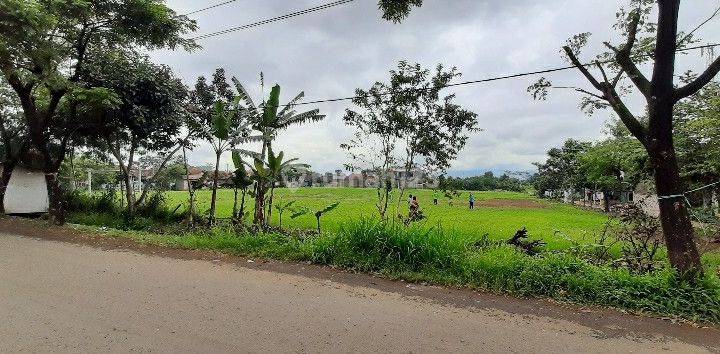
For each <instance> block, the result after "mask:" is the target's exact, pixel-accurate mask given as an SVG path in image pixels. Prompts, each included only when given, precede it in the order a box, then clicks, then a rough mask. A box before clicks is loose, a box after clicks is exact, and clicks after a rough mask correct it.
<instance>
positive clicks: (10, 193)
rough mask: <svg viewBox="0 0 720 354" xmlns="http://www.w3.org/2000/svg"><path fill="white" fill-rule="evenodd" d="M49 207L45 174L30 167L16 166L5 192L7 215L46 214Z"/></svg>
mask: <svg viewBox="0 0 720 354" xmlns="http://www.w3.org/2000/svg"><path fill="white" fill-rule="evenodd" d="M49 205H50V203H49V201H48V192H47V184H46V182H45V174H44V173H43V172H42V171H40V170H38V169H34V168H32V167H30V166H25V165H18V166H16V167H15V169H14V170H13V173H12V176H11V177H10V182H9V183H8V186H7V190H6V191H5V213H6V214H38V213H46V212H47V211H48V209H49Z"/></svg>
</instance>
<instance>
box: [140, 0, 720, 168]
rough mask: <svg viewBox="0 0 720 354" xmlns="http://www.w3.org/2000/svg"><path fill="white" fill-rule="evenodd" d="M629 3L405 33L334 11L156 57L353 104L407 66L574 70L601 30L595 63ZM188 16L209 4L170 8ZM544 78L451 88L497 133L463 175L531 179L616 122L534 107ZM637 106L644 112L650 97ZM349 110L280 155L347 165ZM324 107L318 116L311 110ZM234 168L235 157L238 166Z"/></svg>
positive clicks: (559, 77)
mask: <svg viewBox="0 0 720 354" xmlns="http://www.w3.org/2000/svg"><path fill="white" fill-rule="evenodd" d="M620 2H621V1H608V0H584V1H577V0H537V1H530V0H507V1H501V0H496V1H490V0H487V1H481V0H426V1H425V5H424V6H423V7H422V8H420V9H418V10H416V11H415V12H413V13H412V15H411V16H410V18H409V19H408V20H407V21H406V22H404V23H403V24H400V25H395V24H392V23H387V22H384V21H382V20H381V19H380V18H379V13H378V11H377V8H376V6H377V1H375V0H356V1H355V2H354V3H351V4H349V5H343V6H340V7H337V8H333V9H330V10H327V11H323V12H318V13H314V14H310V15H307V16H302V17H298V18H294V19H291V20H288V21H283V22H278V23H274V24H269V25H266V26H262V27H259V28H256V29H252V30H247V31H240V32H235V33H230V34H227V35H222V36H218V37H214V38H209V39H207V40H203V41H202V42H201V44H202V45H203V47H204V48H203V50H201V51H198V52H195V53H185V52H177V51H176V52H169V51H162V52H155V53H152V56H153V57H154V58H155V60H156V61H158V62H162V63H165V64H168V65H170V66H171V67H173V68H174V69H175V70H176V72H177V73H178V75H180V76H181V77H182V78H183V79H184V80H185V82H186V83H187V84H188V85H192V84H193V82H194V81H195V79H196V78H197V76H198V75H210V74H211V73H212V71H213V70H214V69H215V68H217V67H224V68H226V70H227V71H228V72H229V73H230V74H231V75H234V76H236V77H238V79H240V80H241V81H242V82H243V83H246V86H247V87H248V89H249V90H250V91H251V93H252V94H253V95H255V97H257V98H258V99H259V98H260V97H261V93H260V88H259V72H260V71H263V72H264V74H265V80H266V83H268V84H272V83H279V84H280V85H281V86H282V89H283V95H282V96H283V100H287V99H289V98H290V97H291V96H294V94H295V93H297V92H299V91H301V90H304V91H305V92H306V94H307V96H306V97H307V99H308V100H315V99H324V98H334V97H343V96H350V95H352V94H353V91H354V89H355V88H357V87H363V88H367V87H369V86H370V85H371V84H372V83H373V82H375V81H378V80H384V79H385V78H386V77H387V71H388V70H389V69H391V68H393V67H394V66H395V65H396V63H397V61H398V60H402V59H406V60H410V61H414V62H419V63H421V64H423V65H424V66H428V67H431V66H435V65H436V64H438V63H443V64H445V65H448V66H457V67H458V68H459V70H460V71H461V72H462V73H463V78H462V79H463V80H474V79H482V78H486V77H492V76H496V75H504V74H510V73H516V72H523V71H533V70H537V69H542V68H549V67H554V66H559V65H565V64H566V63H564V62H563V61H562V60H561V58H560V55H559V51H558V50H559V48H560V46H561V45H562V44H563V43H564V41H565V39H567V38H568V37H570V36H572V35H573V34H576V33H579V32H585V31H589V32H593V34H594V35H593V38H592V44H591V46H590V47H589V49H588V51H587V52H588V53H592V52H593V50H599V49H601V46H602V44H601V43H602V41H603V40H607V39H611V40H612V39H615V40H617V35H616V34H615V33H614V32H613V30H612V29H611V25H612V23H613V22H614V16H615V11H616V9H617V7H618V4H619V3H620ZM168 3H169V4H170V6H171V7H173V8H174V9H176V10H177V11H178V12H186V11H190V10H193V9H197V8H200V7H204V6H207V4H208V2H205V1H194V0H168ZM320 3H323V1H321V0H297V1H287V0H265V1H256V0H242V1H237V2H235V3H233V4H231V5H227V6H224V7H220V8H217V9H214V10H210V11H207V12H205V13H201V14H197V15H196V16H194V18H196V19H197V20H198V24H199V27H200V29H199V30H198V34H205V33H209V32H213V31H216V30H220V29H224V28H227V27H232V26H237V25H242V24H246V23H250V22H254V21H257V20H261V19H265V18H269V17H274V16H277V15H279V14H284V13H287V12H290V11H295V10H299V9H304V8H308V7H311V6H315V5H317V4H320ZM713 6H716V4H713V2H712V1H695V2H693V4H692V6H690V5H687V4H686V5H684V6H683V11H684V12H683V13H682V16H681V26H682V28H692V27H693V26H694V24H697V23H699V22H701V21H702V19H703V17H704V16H707V14H708V13H710V12H711V11H710V10H711V9H712V8H713ZM719 27H720V26H712V25H710V26H706V28H704V29H703V31H702V33H701V35H702V36H703V37H704V38H705V39H707V40H709V41H716V40H715V39H717V38H719V36H720V28H719ZM679 62H680V65H681V67H682V68H681V70H684V69H685V68H695V69H696V70H698V69H700V67H701V65H700V64H702V63H704V60H703V59H701V58H698V55H697V53H692V54H691V55H688V56H686V57H682V58H681V59H680V60H679ZM549 78H550V79H551V80H552V81H554V82H557V83H562V84H565V85H585V83H584V82H583V81H582V80H581V79H580V78H579V77H578V74H577V73H576V72H573V71H567V72H561V73H557V74H553V75H552V76H549ZM534 80H535V78H521V79H513V80H506V81H499V82H493V83H486V84H479V85H472V86H462V87H456V88H453V89H452V90H448V93H450V92H455V93H456V94H457V102H459V103H460V104H462V105H464V106H466V107H467V108H469V109H471V110H473V111H475V112H476V113H478V114H479V120H480V123H481V127H482V128H484V129H485V130H484V131H483V132H480V133H476V134H473V136H472V137H471V139H470V140H469V143H468V146H467V148H466V149H465V150H464V151H463V152H462V154H461V155H460V157H459V159H458V160H457V161H456V163H455V164H454V165H453V170H455V171H474V170H485V169H491V170H496V171H497V170H501V169H509V168H511V169H529V168H531V167H532V165H531V163H532V162H533V161H538V160H540V159H542V158H543V155H544V152H545V151H546V150H547V149H549V148H550V147H552V146H555V145H558V144H560V143H561V142H562V141H563V140H565V139H567V138H571V137H572V138H582V139H595V138H598V137H600V136H601V131H602V127H603V125H604V124H605V121H606V120H607V119H608V118H609V115H608V114H600V115H599V116H597V117H586V116H584V115H583V114H582V113H581V112H579V110H578V108H577V103H578V96H576V95H575V94H573V93H572V92H552V95H551V98H550V100H549V101H547V102H534V101H532V99H531V98H530V97H529V96H528V94H527V93H526V92H525V89H526V87H527V86H528V85H529V84H530V83H532V81H534ZM631 106H632V107H633V108H634V109H635V110H637V111H638V112H641V111H642V105H641V104H640V101H639V99H637V98H633V99H632V100H631ZM349 107H351V105H350V104H349V103H348V102H339V103H327V104H318V105H317V108H320V109H321V111H322V112H323V113H325V114H327V116H328V117H327V120H326V121H324V122H321V123H314V124H311V125H307V126H304V127H301V128H299V129H298V130H294V131H288V132H285V133H283V134H282V135H281V136H280V137H279V140H278V145H279V147H280V148H282V149H284V150H286V153H287V154H289V155H291V156H298V157H301V158H302V159H303V160H305V162H307V163H310V164H312V165H313V167H314V169H316V170H318V171H326V170H334V169H335V168H338V167H340V166H342V164H343V163H345V162H347V160H346V156H345V154H344V153H343V152H342V151H341V150H340V149H339V148H338V145H339V144H340V143H341V142H343V141H344V140H345V139H347V138H348V137H349V136H350V134H351V132H350V131H349V130H348V129H347V128H345V127H344V126H343V124H342V121H341V118H342V115H343V112H344V110H345V108H349ZM307 108H308V109H309V108H312V107H307ZM211 155H212V154H211V153H210V150H209V148H206V147H204V146H200V147H198V148H197V149H196V150H195V151H194V152H193V153H192V154H191V160H192V162H193V163H208V162H210V161H211V160H212V157H211ZM226 161H227V162H229V156H227V157H226Z"/></svg>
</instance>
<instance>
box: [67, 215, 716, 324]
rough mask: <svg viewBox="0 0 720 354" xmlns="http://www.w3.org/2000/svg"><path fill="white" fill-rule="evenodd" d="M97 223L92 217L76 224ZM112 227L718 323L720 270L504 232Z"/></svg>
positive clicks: (155, 239) (210, 246) (231, 249)
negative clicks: (590, 253) (509, 240)
mask: <svg viewBox="0 0 720 354" xmlns="http://www.w3.org/2000/svg"><path fill="white" fill-rule="evenodd" d="M76 227H79V228H81V229H89V230H92V231H96V232H97V231H98V229H97V228H96V227H88V226H76ZM103 232H104V233H105V234H106V235H108V236H112V237H124V238H130V239H133V240H134V241H136V242H139V243H148V244H153V245H159V246H166V247H174V248H182V249H200V250H214V251H221V252H224V253H227V254H233V255H238V256H246V257H261V258H268V259H276V260H282V261H292V262H306V261H309V262H313V263H316V264H320V265H330V266H335V267H339V268H342V269H347V270H351V271H359V272H368V273H373V274H379V275H382V276H386V277H388V278H392V279H404V280H407V281H414V282H430V283H433V284H439V285H451V286H463V287H468V288H472V289H477V290H484V291H492V292H498V293H507V294H512V295H517V296H523V297H547V298H552V299H556V300H560V301H566V302H572V303H577V304H589V305H601V306H609V307H615V308H620V309H625V310H630V311H634V312H639V313H646V314H652V315H656V316H663V317H671V318H677V319H684V320H690V321H694V322H709V323H715V324H717V323H720V280H718V277H717V275H715V274H713V273H712V272H708V274H706V276H705V277H704V278H702V279H700V280H698V281H697V282H696V283H695V284H689V283H686V282H681V281H678V280H677V278H676V277H675V275H674V273H673V272H672V271H671V270H670V269H669V267H667V266H665V267H663V268H661V269H660V270H657V271H655V272H652V273H649V274H633V273H631V272H630V271H628V270H627V269H623V268H614V267H611V266H606V265H592V264H589V263H587V262H586V261H584V260H582V259H580V258H577V257H575V256H573V255H571V254H569V253H566V252H562V251H548V252H543V253H541V254H540V255H537V256H528V255H526V254H525V253H522V252H520V251H518V250H516V249H515V248H513V247H511V246H509V245H507V244H504V243H502V242H495V241H492V240H489V239H486V240H484V241H483V242H474V243H473V242H468V240H467V238H465V237H464V236H462V235H461V234H459V233H457V232H452V231H446V230H443V228H442V227H439V226H438V227H433V228H427V227H423V226H411V227H407V228H406V227H404V226H402V225H399V224H393V223H381V222H378V221H377V220H373V219H367V218H365V219H361V220H358V221H353V222H349V223H346V224H345V225H343V226H342V227H341V228H340V230H338V231H333V232H326V233H323V234H322V235H312V236H305V237H302V236H287V235H283V234H278V233H264V234H250V233H244V232H239V233H238V232H237V231H235V230H233V229H230V228H227V229H223V228H216V229H213V230H208V231H195V232H183V233H177V234H166V235H160V234H153V233H149V232H144V231H121V230H114V229H109V230H108V229H103Z"/></svg>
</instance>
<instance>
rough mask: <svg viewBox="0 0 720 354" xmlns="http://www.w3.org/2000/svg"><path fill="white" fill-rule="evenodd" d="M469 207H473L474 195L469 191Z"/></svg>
mask: <svg viewBox="0 0 720 354" xmlns="http://www.w3.org/2000/svg"><path fill="white" fill-rule="evenodd" d="M469 202H470V209H475V195H474V194H472V193H470V200H469Z"/></svg>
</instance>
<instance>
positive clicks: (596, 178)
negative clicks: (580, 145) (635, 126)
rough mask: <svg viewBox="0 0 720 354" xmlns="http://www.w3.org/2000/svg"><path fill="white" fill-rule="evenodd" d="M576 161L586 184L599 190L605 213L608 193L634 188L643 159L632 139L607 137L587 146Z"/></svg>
mask: <svg viewBox="0 0 720 354" xmlns="http://www.w3.org/2000/svg"><path fill="white" fill-rule="evenodd" d="M578 160H579V165H580V166H579V172H580V174H581V175H583V176H584V177H585V179H586V183H587V186H588V187H590V188H593V189H596V190H597V189H599V190H601V191H602V192H603V198H604V203H603V206H604V208H605V211H606V212H609V211H610V192H612V191H618V190H619V191H623V190H628V189H634V188H635V186H637V184H638V183H639V182H640V176H641V175H642V174H641V171H642V168H643V166H644V164H645V160H646V158H645V156H644V153H643V150H642V146H641V145H640V144H639V143H636V141H633V140H629V139H625V140H620V139H608V140H605V141H601V142H598V143H596V144H594V145H593V146H592V147H590V148H588V149H587V150H586V151H584V152H583V153H582V154H581V155H580V156H579V158H578Z"/></svg>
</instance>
